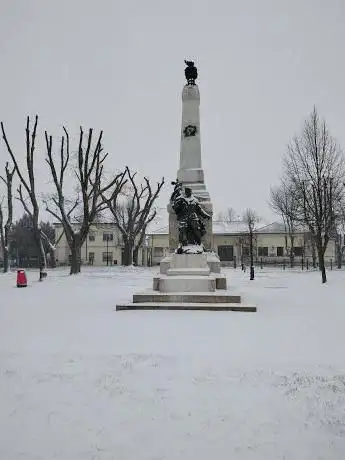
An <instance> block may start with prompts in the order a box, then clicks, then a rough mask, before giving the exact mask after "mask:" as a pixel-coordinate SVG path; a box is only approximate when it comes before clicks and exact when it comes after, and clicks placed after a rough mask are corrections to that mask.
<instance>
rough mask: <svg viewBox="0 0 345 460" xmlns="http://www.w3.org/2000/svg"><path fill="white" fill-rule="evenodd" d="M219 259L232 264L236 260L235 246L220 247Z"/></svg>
mask: <svg viewBox="0 0 345 460" xmlns="http://www.w3.org/2000/svg"><path fill="white" fill-rule="evenodd" d="M218 255H219V259H220V260H221V261H222V262H230V261H232V260H234V247H233V246H218Z"/></svg>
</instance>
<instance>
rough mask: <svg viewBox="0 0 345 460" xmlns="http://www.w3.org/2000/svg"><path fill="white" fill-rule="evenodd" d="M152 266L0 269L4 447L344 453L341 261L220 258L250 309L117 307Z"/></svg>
mask: <svg viewBox="0 0 345 460" xmlns="http://www.w3.org/2000/svg"><path fill="white" fill-rule="evenodd" d="M153 271H154V270H149V269H143V268H137V269H134V268H130V269H124V268H121V267H112V268H111V269H84V270H83V273H82V274H81V275H79V276H77V277H70V276H68V275H67V271H62V270H58V271H55V272H50V273H49V277H48V279H47V280H46V281H44V282H43V283H39V282H38V281H36V280H37V278H38V276H37V273H36V272H29V273H28V275H29V286H28V287H27V288H24V289H18V288H16V287H15V276H16V274H15V273H11V274H7V275H0V459H1V460H18V459H25V460H34V459H35V460H38V459H42V460H52V459H59V460H98V459H99V460H110V459H116V460H127V459H128V460H163V459H164V460H194V459H195V460H209V459H210V458H211V459H212V458H213V459H217V460H229V459H236V460H243V459H245V460H251V459H255V460H271V459H272V460H278V459H285V460H292V459H296V460H309V459H310V460H317V459H325V460H326V459H327V460H333V459H334V460H340V459H343V458H345V373H344V370H345V333H344V330H345V272H344V271H333V272H329V273H328V276H329V283H328V284H327V285H321V282H320V274H319V273H318V272H304V273H300V272H288V271H285V272H283V271H281V270H280V269H276V270H272V271H271V270H265V269H264V270H262V271H260V270H258V272H257V278H256V280H255V281H253V282H250V281H249V280H248V276H249V274H248V272H247V273H245V274H244V275H243V273H242V272H241V271H240V270H239V269H237V270H233V269H228V270H226V273H227V275H228V281H229V285H230V290H233V291H235V292H239V293H241V294H242V295H243V296H244V300H245V301H247V302H248V303H255V304H256V305H257V306H258V312H257V313H237V312H189V311H181V312H175V311H143V312H140V311H136V312H128V311H120V312H116V311H115V305H116V303H118V302H120V301H129V300H131V296H132V293H133V292H134V291H138V290H141V289H145V288H148V287H150V286H151V282H152V274H153Z"/></svg>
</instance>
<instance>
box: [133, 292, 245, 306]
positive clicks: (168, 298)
mask: <svg viewBox="0 0 345 460" xmlns="http://www.w3.org/2000/svg"><path fill="white" fill-rule="evenodd" d="M143 302H159V303H161V302H163V303H171V302H178V303H212V304H218V303H236V304H239V303H241V296H239V295H229V294H227V293H223V292H214V293H211V292H210V293H201V292H173V293H164V292H159V293H158V292H156V291H150V292H142V293H138V294H134V295H133V303H143Z"/></svg>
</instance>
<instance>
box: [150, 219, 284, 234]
mask: <svg viewBox="0 0 345 460" xmlns="http://www.w3.org/2000/svg"><path fill="white" fill-rule="evenodd" d="M212 231H213V234H214V235H238V234H240V233H247V232H248V225H247V224H246V223H245V222H243V221H234V222H224V221H213V222H212ZM255 232H257V233H285V232H286V230H285V226H284V224H283V223H281V222H273V223H271V224H269V225H264V226H262V227H258V228H257V229H256V230H255ZM147 233H148V234H149V235H165V234H168V233H169V226H168V225H162V223H161V222H160V223H157V224H154V225H151V226H150V228H149V229H148V232H147Z"/></svg>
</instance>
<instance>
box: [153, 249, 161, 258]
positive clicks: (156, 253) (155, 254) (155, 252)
mask: <svg viewBox="0 0 345 460" xmlns="http://www.w3.org/2000/svg"><path fill="white" fill-rule="evenodd" d="M163 255H164V249H163V248H153V257H163Z"/></svg>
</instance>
